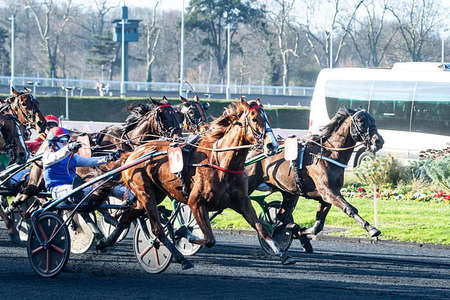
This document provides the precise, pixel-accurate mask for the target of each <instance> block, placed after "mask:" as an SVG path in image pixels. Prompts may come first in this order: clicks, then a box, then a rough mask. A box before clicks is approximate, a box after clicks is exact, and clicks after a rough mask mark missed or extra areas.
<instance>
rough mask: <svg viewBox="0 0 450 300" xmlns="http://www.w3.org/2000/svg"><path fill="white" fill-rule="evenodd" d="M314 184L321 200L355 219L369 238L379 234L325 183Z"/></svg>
mask: <svg viewBox="0 0 450 300" xmlns="http://www.w3.org/2000/svg"><path fill="white" fill-rule="evenodd" d="M315 183H316V186H317V190H318V191H319V193H320V194H321V196H322V199H323V200H324V201H325V202H327V203H330V204H332V205H334V206H336V207H338V208H340V209H341V210H342V211H343V212H344V213H345V214H346V215H348V216H349V217H352V218H353V219H355V221H356V222H358V223H359V224H360V225H361V226H362V227H363V228H364V230H366V231H367V232H368V233H369V236H370V237H376V236H379V235H380V234H381V231H380V230H378V229H377V228H375V227H374V226H372V225H370V224H369V222H367V221H366V220H364V219H363V218H362V217H361V216H360V215H359V214H358V210H357V209H356V208H355V207H354V206H352V205H351V204H350V203H348V202H347V201H346V200H345V199H344V197H342V195H341V194H340V193H339V192H333V191H332V190H331V189H330V188H329V187H328V182H327V181H325V180H320V181H319V180H317V181H316V182H315Z"/></svg>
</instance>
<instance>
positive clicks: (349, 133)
mask: <svg viewBox="0 0 450 300" xmlns="http://www.w3.org/2000/svg"><path fill="white" fill-rule="evenodd" d="M302 140H303V141H305V142H306V146H299V149H300V154H301V155H299V157H298V158H297V161H296V162H295V163H293V164H291V162H289V161H286V160H285V159H284V149H283V151H281V152H280V153H278V154H276V155H274V156H271V157H267V158H265V159H263V160H261V161H259V162H258V163H256V164H252V165H249V166H247V167H246V171H247V174H248V176H249V193H251V192H253V191H254V190H255V189H256V187H257V186H258V185H260V184H261V183H266V184H267V185H268V186H269V187H271V188H272V189H273V191H279V192H281V194H282V196H283V202H282V205H281V209H280V212H279V215H278V217H279V218H280V221H282V222H283V223H292V222H293V220H292V211H293V210H294V208H295V206H296V204H297V201H298V197H299V196H303V197H305V198H308V199H314V200H317V201H319V206H318V209H317V213H316V222H315V224H314V226H312V227H311V228H308V229H306V230H304V231H300V232H299V233H298V234H300V235H301V234H303V235H305V234H312V235H316V234H317V233H319V232H320V231H321V230H322V229H323V226H324V224H325V218H326V216H327V214H328V212H329V210H330V208H331V205H335V206H336V207H338V208H339V209H341V210H342V211H343V212H344V213H346V214H347V215H348V216H350V217H352V218H354V219H355V220H356V221H357V222H358V223H359V224H360V225H361V226H362V227H363V228H364V229H365V230H366V231H367V232H368V233H369V235H370V236H371V237H375V236H378V235H379V234H380V233H381V232H380V231H379V230H378V229H377V228H375V227H373V226H371V225H370V224H369V223H368V222H367V221H365V220H364V219H363V218H362V217H361V216H360V215H359V214H358V210H357V209H356V208H355V207H353V206H352V205H351V204H350V203H348V202H347V201H346V200H345V199H344V197H343V196H342V195H341V193H340V190H341V188H342V185H343V182H344V168H343V166H344V165H346V164H347V163H348V161H349V160H350V156H351V155H352V152H353V150H354V148H355V145H356V143H358V142H362V143H364V144H365V146H366V148H367V150H369V151H372V152H376V151H378V150H380V149H381V148H382V147H383V144H384V140H383V138H382V137H381V135H380V134H379V133H378V131H377V128H376V126H375V120H374V119H373V118H372V116H370V115H369V114H368V113H367V112H366V111H364V110H356V111H355V110H350V109H348V110H347V109H345V108H341V109H339V111H338V112H337V113H336V115H335V116H334V117H333V118H332V120H331V122H330V123H329V124H328V125H326V126H324V128H322V130H321V134H320V135H318V136H312V137H306V138H303V139H302ZM302 151H304V152H303V153H301V152H302ZM257 154H258V151H254V152H252V153H250V155H249V157H253V156H255V155H257ZM301 157H303V161H301ZM329 159H331V160H329ZM305 249H306V248H305Z"/></svg>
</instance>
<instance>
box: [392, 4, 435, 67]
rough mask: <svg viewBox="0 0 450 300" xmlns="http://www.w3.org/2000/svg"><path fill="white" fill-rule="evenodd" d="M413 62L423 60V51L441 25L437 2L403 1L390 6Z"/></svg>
mask: <svg viewBox="0 0 450 300" xmlns="http://www.w3.org/2000/svg"><path fill="white" fill-rule="evenodd" d="M389 10H390V11H391V12H392V14H393V15H394V18H395V19H396V20H397V23H398V29H399V31H400V34H401V36H402V39H403V42H404V43H405V46H406V50H407V52H408V54H409V56H410V57H411V59H412V61H421V60H423V49H424V46H425V45H426V44H427V42H429V41H430V38H431V37H430V35H431V34H432V33H433V31H434V30H435V29H436V27H437V26H438V25H439V24H440V22H441V20H440V14H439V12H440V5H439V3H438V2H437V1H435V0H401V1H396V2H395V6H394V4H392V5H390V6H389Z"/></svg>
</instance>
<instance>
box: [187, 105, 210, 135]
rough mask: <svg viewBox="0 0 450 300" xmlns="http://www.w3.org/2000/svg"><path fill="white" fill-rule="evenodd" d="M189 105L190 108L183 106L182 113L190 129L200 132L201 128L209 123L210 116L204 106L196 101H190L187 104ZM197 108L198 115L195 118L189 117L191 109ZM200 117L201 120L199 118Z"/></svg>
mask: <svg viewBox="0 0 450 300" xmlns="http://www.w3.org/2000/svg"><path fill="white" fill-rule="evenodd" d="M187 103H188V104H189V107H185V106H182V107H181V112H182V113H183V115H184V120H185V122H186V124H187V127H188V128H193V129H194V130H196V131H198V130H199V128H200V126H202V125H204V124H207V123H208V116H207V115H206V111H205V109H204V108H203V105H201V104H200V103H198V102H196V101H189V102H187ZM193 106H195V108H196V112H198V113H196V114H195V116H194V117H192V116H191V115H189V111H190V108H191V107H193ZM198 115H199V116H200V118H198Z"/></svg>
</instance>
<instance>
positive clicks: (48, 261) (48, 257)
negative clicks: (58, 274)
mask: <svg viewBox="0 0 450 300" xmlns="http://www.w3.org/2000/svg"><path fill="white" fill-rule="evenodd" d="M49 271H50V249H47V270H46V272H47V273H48V272H49Z"/></svg>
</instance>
